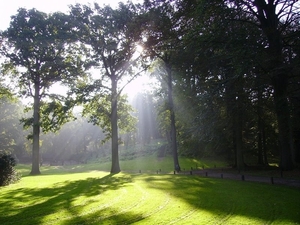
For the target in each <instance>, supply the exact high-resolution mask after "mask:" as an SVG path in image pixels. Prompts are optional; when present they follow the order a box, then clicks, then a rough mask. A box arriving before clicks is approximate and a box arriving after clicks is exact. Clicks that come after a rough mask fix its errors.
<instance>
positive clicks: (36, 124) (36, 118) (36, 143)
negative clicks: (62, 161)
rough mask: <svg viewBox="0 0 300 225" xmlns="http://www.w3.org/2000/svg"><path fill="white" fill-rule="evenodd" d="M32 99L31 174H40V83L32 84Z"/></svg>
mask: <svg viewBox="0 0 300 225" xmlns="http://www.w3.org/2000/svg"><path fill="white" fill-rule="evenodd" d="M34 91H35V92H34V100H33V143H32V167H31V172H30V174H31V175H37V174H40V173H41V172H40V85H39V83H36V84H35V86H34Z"/></svg>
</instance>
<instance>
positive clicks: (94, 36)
mask: <svg viewBox="0 0 300 225" xmlns="http://www.w3.org/2000/svg"><path fill="white" fill-rule="evenodd" d="M299 7H300V4H299V2H298V1H296V0H222V1H221V0H209V1H208V0H181V1H179V0H156V1H153V0H145V1H144V3H143V4H133V3H132V2H127V3H119V7H118V8H111V7H110V6H100V5H98V4H97V3H91V4H89V5H80V4H76V5H71V6H70V7H69V12H68V13H61V12H56V13H51V14H46V13H44V12H41V11H38V10H37V9H24V8H20V9H19V10H18V13H17V14H16V15H12V17H11V23H10V26H9V27H8V28H7V29H6V30H4V31H1V33H0V54H1V63H2V64H1V90H0V95H1V100H0V101H1V102H0V108H1V114H0V133H1V135H0V151H7V152H10V153H11V154H13V155H15V157H16V158H17V159H18V161H19V162H24V163H25V162H26V163H31V164H32V168H31V174H32V175H35V174H40V166H41V165H43V163H49V164H50V165H57V164H59V165H63V164H68V163H86V162H87V161H89V160H91V159H95V158H99V159H100V158H101V159H108V160H110V161H111V173H118V172H120V171H121V169H122V168H120V164H119V161H120V151H121V150H122V152H125V153H126V151H127V150H128V149H131V148H134V147H135V148H137V147H136V146H138V148H140V149H142V150H143V149H145V148H144V147H143V146H146V145H149V144H150V143H153V141H154V140H156V142H159V143H160V145H157V146H156V148H157V149H156V150H157V151H158V152H159V154H162V155H163V154H171V155H172V156H173V161H174V170H176V171H180V170H181V167H180V162H179V160H178V157H179V156H188V157H196V158H197V157H198V158H201V157H218V158H222V159H223V160H226V161H227V162H228V164H229V165H231V166H232V167H234V168H236V169H238V170H244V169H245V168H246V167H247V166H248V165H250V164H255V165H260V166H268V165H270V164H271V163H275V164H276V165H278V167H280V169H281V170H293V169H295V168H297V167H299V164H300V9H299ZM143 74H146V75H147V76H150V77H153V78H155V80H156V82H155V83H154V84H152V86H153V88H152V89H151V91H149V90H145V91H144V92H141V93H138V94H137V95H136V96H135V97H133V98H131V99H129V98H128V96H127V95H126V94H125V93H124V88H125V86H126V85H127V84H129V83H130V82H132V81H134V80H135V79H137V77H139V76H141V75H143ZM54 85H59V86H60V88H63V89H64V90H66V91H65V94H58V93H55V92H52V91H51V87H53V86H54ZM24 99H27V100H29V101H28V103H24ZM128 156H129V155H128Z"/></svg>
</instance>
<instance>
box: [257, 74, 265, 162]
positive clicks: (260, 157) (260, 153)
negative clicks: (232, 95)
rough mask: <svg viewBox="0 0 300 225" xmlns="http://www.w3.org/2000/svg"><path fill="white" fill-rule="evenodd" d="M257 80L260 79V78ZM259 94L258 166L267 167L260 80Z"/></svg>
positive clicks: (259, 83)
mask: <svg viewBox="0 0 300 225" xmlns="http://www.w3.org/2000/svg"><path fill="white" fill-rule="evenodd" d="M257 79H260V78H259V77H258V78H257ZM257 86H258V92H257V117H258V118H257V139H258V140H257V142H258V143H257V148H258V149H257V159H258V161H257V164H258V165H265V162H264V154H263V118H262V115H263V108H262V107H263V106H262V86H261V82H260V80H258V84H257Z"/></svg>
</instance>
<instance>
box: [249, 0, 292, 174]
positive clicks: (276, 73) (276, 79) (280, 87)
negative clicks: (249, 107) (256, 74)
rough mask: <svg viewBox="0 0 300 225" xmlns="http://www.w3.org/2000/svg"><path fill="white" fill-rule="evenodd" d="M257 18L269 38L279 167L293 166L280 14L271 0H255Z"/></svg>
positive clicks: (288, 167)
mask: <svg viewBox="0 0 300 225" xmlns="http://www.w3.org/2000/svg"><path fill="white" fill-rule="evenodd" d="M254 4H255V6H256V8H257V18H258V20H259V22H260V26H261V29H262V31H263V32H264V34H265V36H266V37H267V39H268V49H267V54H268V61H267V62H266V65H265V67H266V69H267V70H268V71H269V73H270V76H271V77H272V85H273V88H274V104H275V111H276V115H277V122H278V132H279V143H280V155H281V159H280V167H281V168H282V169H283V170H291V169H293V167H294V165H293V158H292V152H293V144H292V140H291V139H292V131H291V129H290V128H291V126H290V111H289V104H288V95H287V88H288V71H287V70H285V69H284V67H285V65H284V59H283V58H284V57H283V43H282V35H281V33H280V32H281V31H280V30H279V27H278V24H279V18H278V15H277V13H276V6H277V5H276V4H277V3H276V4H274V1H268V2H266V1H265V0H255V1H254Z"/></svg>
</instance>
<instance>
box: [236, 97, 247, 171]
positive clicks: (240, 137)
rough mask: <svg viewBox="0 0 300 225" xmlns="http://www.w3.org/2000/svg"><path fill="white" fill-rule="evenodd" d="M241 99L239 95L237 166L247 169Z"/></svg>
mask: <svg viewBox="0 0 300 225" xmlns="http://www.w3.org/2000/svg"><path fill="white" fill-rule="evenodd" d="M241 101H242V100H241V97H240V96H239V97H238V99H237V106H238V107H237V114H236V115H235V143H236V166H237V169H238V170H245V162H244V154H243V117H242V109H241V107H242V106H241Z"/></svg>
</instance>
